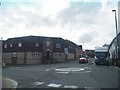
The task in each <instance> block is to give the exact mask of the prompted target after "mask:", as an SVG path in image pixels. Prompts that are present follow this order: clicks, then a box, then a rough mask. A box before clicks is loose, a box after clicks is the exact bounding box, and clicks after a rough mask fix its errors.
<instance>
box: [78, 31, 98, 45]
mask: <svg viewBox="0 0 120 90" xmlns="http://www.w3.org/2000/svg"><path fill="white" fill-rule="evenodd" d="M96 35H97V34H96V33H95V32H94V34H93V33H92V32H89V33H84V34H83V35H82V36H81V37H80V38H79V42H80V43H83V42H85V43H90V42H92V41H93V40H94V38H95V36H96Z"/></svg>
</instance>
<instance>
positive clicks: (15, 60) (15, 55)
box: [12, 52, 17, 64]
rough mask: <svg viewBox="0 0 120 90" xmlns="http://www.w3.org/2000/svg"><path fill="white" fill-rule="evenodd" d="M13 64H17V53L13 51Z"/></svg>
mask: <svg viewBox="0 0 120 90" xmlns="http://www.w3.org/2000/svg"><path fill="white" fill-rule="evenodd" d="M12 64H17V53H15V52H14V53H12Z"/></svg>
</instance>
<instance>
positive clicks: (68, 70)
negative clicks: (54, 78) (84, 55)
mask: <svg viewBox="0 0 120 90" xmlns="http://www.w3.org/2000/svg"><path fill="white" fill-rule="evenodd" d="M55 70H56V71H61V72H70V71H72V72H77V71H83V70H85V69H84V68H58V69H55Z"/></svg>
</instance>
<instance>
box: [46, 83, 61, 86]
mask: <svg viewBox="0 0 120 90" xmlns="http://www.w3.org/2000/svg"><path fill="white" fill-rule="evenodd" d="M48 86H49V87H60V86H61V84H53V83H51V84H49V85H48Z"/></svg>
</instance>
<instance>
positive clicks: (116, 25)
mask: <svg viewBox="0 0 120 90" xmlns="http://www.w3.org/2000/svg"><path fill="white" fill-rule="evenodd" d="M112 12H115V26H116V36H117V35H118V31H117V30H118V29H117V15H116V10H112Z"/></svg>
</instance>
